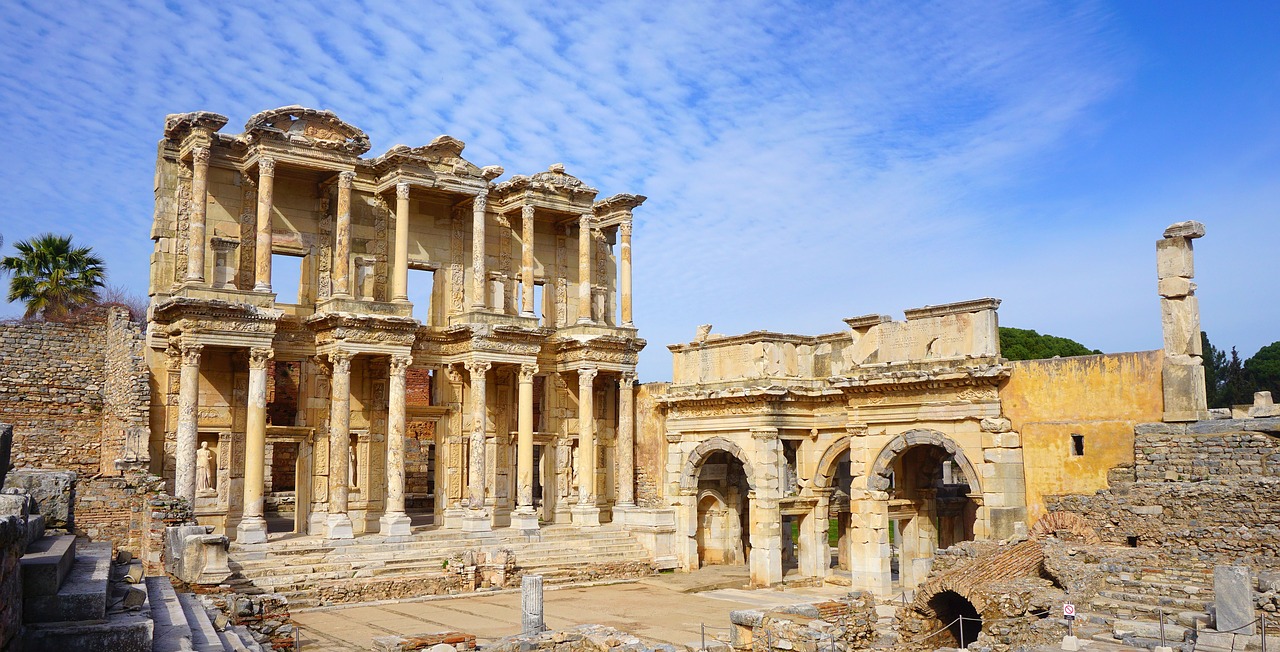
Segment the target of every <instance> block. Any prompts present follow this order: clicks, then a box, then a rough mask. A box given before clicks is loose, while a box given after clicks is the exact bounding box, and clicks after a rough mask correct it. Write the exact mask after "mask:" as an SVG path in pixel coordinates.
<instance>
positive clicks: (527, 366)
mask: <svg viewBox="0 0 1280 652" xmlns="http://www.w3.org/2000/svg"><path fill="white" fill-rule="evenodd" d="M536 375H538V365H536V364H533V363H530V362H526V363H523V364H521V365H520V382H522V383H531V382H533V377H534V376H536Z"/></svg>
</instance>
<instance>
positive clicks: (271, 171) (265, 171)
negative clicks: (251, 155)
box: [258, 156, 276, 177]
mask: <svg viewBox="0 0 1280 652" xmlns="http://www.w3.org/2000/svg"><path fill="white" fill-rule="evenodd" d="M275 175H276V160H275V159H273V158H271V157H270V156H264V157H262V158H260V159H258V176H260V177H274V176H275Z"/></svg>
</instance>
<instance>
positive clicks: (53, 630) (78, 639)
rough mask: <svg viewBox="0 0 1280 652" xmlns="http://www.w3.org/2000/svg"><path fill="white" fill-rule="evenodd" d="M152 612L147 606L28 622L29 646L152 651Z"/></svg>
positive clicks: (89, 651) (26, 636)
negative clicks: (96, 616)
mask: <svg viewBox="0 0 1280 652" xmlns="http://www.w3.org/2000/svg"><path fill="white" fill-rule="evenodd" d="M151 632H152V621H151V616H150V614H149V613H147V612H146V611H145V610H143V611H133V612H123V613H113V614H111V615H110V616H109V617H107V618H106V619H105V620H101V619H100V620H98V621H91V622H57V623H37V624H29V625H27V628H26V633H25V634H24V635H23V644H24V645H26V648H25V649H27V650H75V651H76V652H150V651H151Z"/></svg>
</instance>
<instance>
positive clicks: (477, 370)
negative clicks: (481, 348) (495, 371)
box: [464, 360, 493, 380]
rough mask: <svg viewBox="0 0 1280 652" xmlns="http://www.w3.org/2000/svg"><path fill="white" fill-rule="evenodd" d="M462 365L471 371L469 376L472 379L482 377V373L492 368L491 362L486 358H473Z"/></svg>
mask: <svg viewBox="0 0 1280 652" xmlns="http://www.w3.org/2000/svg"><path fill="white" fill-rule="evenodd" d="M464 366H466V368H467V371H469V372H471V378H472V379H473V380H474V379H476V378H484V375H485V374H487V373H489V370H490V369H492V368H493V363H492V362H489V361H488V360H473V361H471V362H467V363H465V365H464Z"/></svg>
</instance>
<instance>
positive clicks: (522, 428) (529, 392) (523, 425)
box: [511, 364, 538, 532]
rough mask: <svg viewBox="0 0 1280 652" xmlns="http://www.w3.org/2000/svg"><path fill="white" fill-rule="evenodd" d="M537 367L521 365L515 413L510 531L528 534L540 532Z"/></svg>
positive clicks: (534, 365)
mask: <svg viewBox="0 0 1280 652" xmlns="http://www.w3.org/2000/svg"><path fill="white" fill-rule="evenodd" d="M537 373H538V365H536V364H522V365H520V391H519V401H520V403H519V409H518V410H517V412H516V511H515V512H514V513H512V515H511V527H513V528H515V529H517V530H523V531H525V532H536V531H537V530H538V513H537V512H535V511H534V510H533V377H534V376H535V375H536V374H537Z"/></svg>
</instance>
